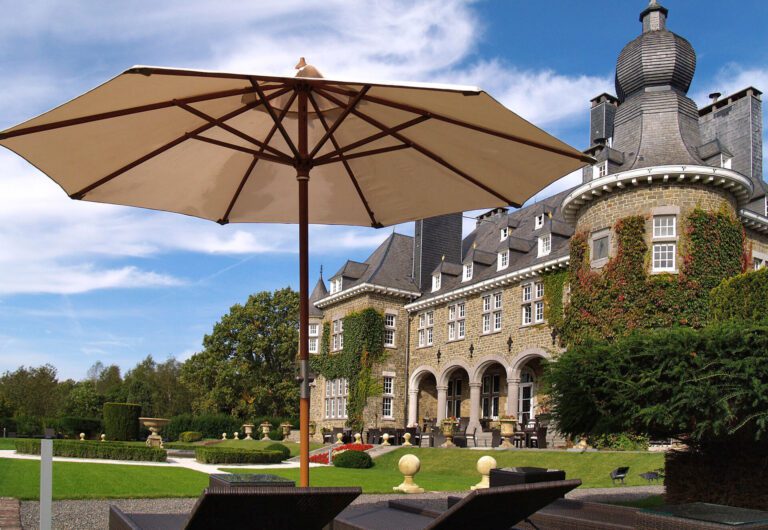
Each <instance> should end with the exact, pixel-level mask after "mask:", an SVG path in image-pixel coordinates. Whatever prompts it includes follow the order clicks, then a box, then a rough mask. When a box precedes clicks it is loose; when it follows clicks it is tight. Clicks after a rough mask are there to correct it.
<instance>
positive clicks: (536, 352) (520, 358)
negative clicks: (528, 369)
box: [507, 348, 552, 379]
mask: <svg viewBox="0 0 768 530" xmlns="http://www.w3.org/2000/svg"><path fill="white" fill-rule="evenodd" d="M537 357H538V358H542V359H546V360H548V361H551V360H552V354H550V353H549V352H548V351H547V350H545V349H543V348H527V349H525V350H523V351H521V352H520V353H518V354H517V355H516V356H515V358H514V359H512V363H511V364H510V368H509V369H508V370H507V374H508V377H510V378H512V379H520V370H521V368H522V367H523V366H524V365H525V363H527V362H528V361H530V360H531V359H535V358H537Z"/></svg>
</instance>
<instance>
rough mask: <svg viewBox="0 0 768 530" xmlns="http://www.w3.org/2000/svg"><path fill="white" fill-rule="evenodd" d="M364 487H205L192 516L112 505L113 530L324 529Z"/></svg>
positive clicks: (110, 510) (110, 522) (110, 525)
mask: <svg viewBox="0 0 768 530" xmlns="http://www.w3.org/2000/svg"><path fill="white" fill-rule="evenodd" d="M361 492H362V490H361V489H360V488H290V487H278V488H272V487H255V488H235V489H219V488H207V489H205V490H203V494H202V495H201V496H200V498H198V499H197V502H196V503H195V506H194V507H193V508H192V511H191V512H190V513H188V514H170V513H165V514H150V513H125V512H123V511H122V510H120V508H118V507H117V506H110V507H109V529H110V530H182V529H184V530H205V529H211V528H227V529H228V530H237V529H243V530H244V529H248V528H254V527H256V526H258V527H259V528H261V527H263V528H306V529H317V530H321V529H322V528H323V527H324V526H325V525H327V524H328V523H330V522H331V521H332V520H333V518H334V517H336V516H337V515H338V514H339V513H340V512H341V511H342V510H344V508H346V507H347V506H349V504H350V503H351V502H352V501H353V500H355V498H357V496H358V495H360V493H361Z"/></svg>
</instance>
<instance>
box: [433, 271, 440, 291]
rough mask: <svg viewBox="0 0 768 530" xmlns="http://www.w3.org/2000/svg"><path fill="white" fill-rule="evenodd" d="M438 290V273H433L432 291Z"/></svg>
mask: <svg viewBox="0 0 768 530" xmlns="http://www.w3.org/2000/svg"><path fill="white" fill-rule="evenodd" d="M439 290H440V273H438V274H434V275H433V276H432V291H433V292H434V291H439Z"/></svg>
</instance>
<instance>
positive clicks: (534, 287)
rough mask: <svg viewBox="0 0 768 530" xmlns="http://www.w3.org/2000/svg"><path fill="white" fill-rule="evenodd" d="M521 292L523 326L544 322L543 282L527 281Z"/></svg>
mask: <svg viewBox="0 0 768 530" xmlns="http://www.w3.org/2000/svg"><path fill="white" fill-rule="evenodd" d="M522 292H523V296H522V299H523V302H522V323H523V326H527V325H529V324H540V323H542V322H544V282H534V283H527V284H525V285H523V288H522Z"/></svg>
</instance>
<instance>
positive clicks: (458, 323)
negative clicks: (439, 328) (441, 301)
mask: <svg viewBox="0 0 768 530" xmlns="http://www.w3.org/2000/svg"><path fill="white" fill-rule="evenodd" d="M466 314H467V312H466V306H465V305H464V302H457V303H455V304H451V305H449V306H448V340H460V339H463V338H464V334H465V332H466V324H465V321H464V318H465V316H466Z"/></svg>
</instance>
